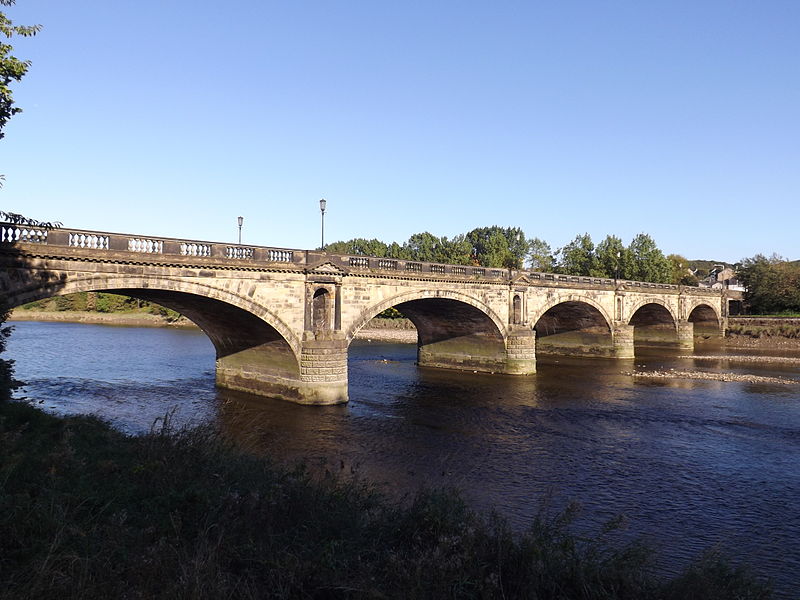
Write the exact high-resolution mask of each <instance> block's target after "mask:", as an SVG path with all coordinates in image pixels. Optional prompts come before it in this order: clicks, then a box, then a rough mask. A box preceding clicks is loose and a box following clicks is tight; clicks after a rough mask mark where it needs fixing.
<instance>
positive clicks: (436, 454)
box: [10, 323, 800, 597]
mask: <svg viewBox="0 0 800 600" xmlns="http://www.w3.org/2000/svg"><path fill="white" fill-rule="evenodd" d="M10 351H11V353H12V354H13V355H14V356H15V358H17V361H18V369H17V371H18V376H19V377H20V378H22V379H25V380H27V381H29V382H30V386H29V387H28V389H27V394H28V395H30V396H31V397H34V398H37V399H39V400H42V401H43V402H44V406H47V407H48V408H49V409H50V410H53V411H55V412H59V413H72V412H97V413H99V414H101V415H102V416H104V417H106V418H108V419H110V420H112V421H113V422H115V423H116V424H117V426H119V427H121V428H123V429H125V430H128V431H141V430H146V429H147V428H149V427H150V424H151V423H152V421H153V419H154V418H156V417H159V416H162V415H163V414H164V412H166V410H168V409H169V408H170V407H171V406H177V410H178V413H177V418H178V419H179V420H183V421H185V422H200V421H207V420H213V419H217V422H218V423H219V424H220V426H221V427H222V428H223V429H224V430H225V431H226V432H228V433H229V434H230V435H231V436H232V437H233V438H234V439H235V440H237V443H239V444H241V445H242V446H243V447H245V448H247V449H248V450H249V451H251V452H257V453H261V454H265V455H268V456H271V457H272V458H274V459H275V460H278V461H280V462H286V463H293V462H295V461H298V460H303V461H305V462H306V463H307V464H308V466H309V468H311V469H312V470H316V471H317V472H324V471H325V470H328V471H330V472H335V473H340V474H342V475H344V476H346V477H349V476H357V477H366V478H368V479H370V480H372V481H375V482H382V483H383V485H384V489H385V490H386V492H387V493H388V494H390V495H394V496H402V495H403V494H405V493H407V492H412V491H414V490H416V489H418V488H419V487H421V486H431V485H454V486H457V487H460V488H462V489H463V490H464V493H465V494H466V496H467V498H468V499H469V500H470V501H471V502H472V503H474V504H475V505H476V506H477V507H479V508H481V509H496V510H498V511H500V512H501V513H502V514H504V515H506V516H507V517H508V518H509V519H510V520H511V522H512V524H513V525H514V526H515V527H517V528H521V527H524V526H526V524H527V523H529V522H530V520H531V519H532V518H533V517H534V515H535V514H536V513H537V511H538V510H539V508H540V506H541V504H542V502H545V501H549V502H551V503H552V504H554V505H556V506H559V505H561V506H563V505H564V504H566V503H567V502H568V501H570V500H577V501H579V502H580V503H581V504H582V505H583V506H584V515H585V517H584V519H583V521H582V522H581V523H580V526H581V527H585V528H587V529H590V528H592V527H594V526H596V525H598V524H599V523H601V522H604V521H606V520H607V519H609V518H611V517H612V516H614V515H616V514H619V513H624V514H625V515H627V517H628V518H629V521H630V523H631V530H630V532H629V533H630V535H644V536H646V537H649V538H650V539H651V540H652V541H653V542H654V543H655V544H656V545H658V546H661V547H662V548H663V550H664V553H665V554H664V555H665V559H666V561H665V565H666V566H667V567H668V568H676V566H677V565H680V564H681V563H682V561H685V560H687V559H688V558H689V557H691V556H692V555H693V554H695V553H696V552H698V551H700V550H701V549H703V548H706V547H708V546H710V545H719V546H721V547H723V548H729V549H731V550H732V552H733V554H735V555H737V556H743V557H747V559H748V560H749V561H750V562H752V563H754V564H755V565H756V566H757V567H758V568H759V569H763V570H765V571H766V572H769V573H770V574H771V575H772V576H773V577H775V578H776V580H778V582H779V585H780V588H781V589H782V590H784V594H789V593H790V591H791V590H792V589H793V588H794V587H800V513H798V511H797V510H796V509H795V507H794V502H795V499H796V498H798V497H800V461H798V459H797V456H798V455H800V402H798V391H799V388H798V386H794V385H773V384H755V383H741V382H719V381H705V380H679V379H675V380H649V379H642V378H636V377H633V376H631V375H630V373H631V372H632V371H634V370H645V371H646V370H669V369H676V370H686V369H699V370H709V371H733V372H738V373H753V374H758V375H770V376H779V377H788V378H793V379H798V378H799V377H800V375H799V374H800V368H798V367H797V366H796V365H791V364H784V363H764V364H761V363H742V362H737V361H735V360H733V359H731V360H726V359H719V360H710V361H709V360H698V359H696V358H691V357H689V358H682V357H681V353H680V352H678V351H670V350H659V351H656V352H650V353H645V352H640V353H638V354H637V357H636V359H635V361H634V360H631V361H614V360H604V359H587V358H559V357H554V356H542V357H540V359H539V362H538V368H539V372H538V373H537V374H536V375H534V376H529V377H508V376H501V375H495V376H486V375H476V374H472V373H453V372H447V371H441V370H435V369H419V368H417V367H416V366H415V364H414V359H415V349H414V347H413V346H402V345H379V344H359V343H356V344H354V345H353V347H352V348H351V356H350V362H349V369H350V397H351V402H350V404H349V405H346V406H333V407H308V406H298V405H293V404H289V403H285V402H281V401H271V400H267V399H262V398H255V397H253V396H248V395H244V394H237V393H235V392H219V391H217V390H215V389H214V374H213V356H214V354H213V348H212V347H211V345H210V344H209V343H208V342H207V340H206V339H205V338H204V337H203V336H202V335H200V334H197V333H196V332H185V331H167V330H152V329H125V330H119V329H112V328H108V327H99V326H87V325H68V324H52V323H20V324H17V331H16V333H15V335H14V336H13V337H12V344H11V349H10ZM700 352H702V353H706V354H720V353H721V352H724V349H721V348H718V347H717V348H715V347H710V346H704V347H703V348H701V349H700ZM735 354H744V352H743V351H741V350H736V351H735ZM787 597H791V596H790V595H789V596H787Z"/></svg>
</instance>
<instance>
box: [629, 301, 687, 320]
mask: <svg viewBox="0 0 800 600" xmlns="http://www.w3.org/2000/svg"><path fill="white" fill-rule="evenodd" d="M650 304H652V305H657V306H659V307H661V308H663V309H664V311H666V312H667V313H668V314H669V316H670V320H671V322H672V324H673V325H675V324H677V323H678V315H676V314H675V310H674V309H673V308H672V307H671V306H670V305H669V304H668V303H667V302H665V301H664V300H661V299H660V298H644V299H642V300H639V301H638V302H636V303H634V304H632V305H630V306H629V307H628V310H627V313H628V317H627V319H626V321H627V322H628V324H629V325H635V323H633V319H634V317H636V313H638V312H639V311H640V310H641V309H642V308H645V307H646V306H648V305H650ZM648 310H650V311H653V312H654V314H656V315H663V314H664V313H663V311H661V309H658V308H651V309H648Z"/></svg>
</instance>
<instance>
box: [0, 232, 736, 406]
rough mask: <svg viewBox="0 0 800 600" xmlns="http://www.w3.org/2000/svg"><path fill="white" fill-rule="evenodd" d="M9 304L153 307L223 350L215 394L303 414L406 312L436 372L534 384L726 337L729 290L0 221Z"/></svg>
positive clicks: (340, 387) (336, 387)
mask: <svg viewBox="0 0 800 600" xmlns="http://www.w3.org/2000/svg"><path fill="white" fill-rule="evenodd" d="M0 260H2V266H3V270H2V275H1V276H0V298H2V301H4V302H5V304H6V306H7V307H8V308H13V307H15V306H19V305H21V304H25V303H27V302H31V301H34V300H40V299H43V298H47V297H51V296H56V295H63V294H71V293H74V292H86V291H104V292H113V293H119V294H124V295H128V296H133V297H136V298H141V299H143V300H150V301H153V302H156V303H158V304H161V305H163V306H166V307H168V308H172V309H174V310H176V311H178V312H179V313H181V314H183V315H185V316H186V317H188V318H189V319H191V320H192V321H194V322H195V323H196V324H197V325H198V326H199V327H200V328H201V329H202V330H203V331H204V332H205V333H206V335H208V337H209V338H210V339H211V341H212V342H213V344H214V347H215V348H216V355H217V360H216V373H217V375H216V378H217V385H219V386H221V387H225V388H230V389H234V390H242V391H246V392H251V393H256V394H261V395H265V396H272V397H278V398H283V399H286V400H291V401H294V402H299V403H305V404H333V403H340V402H346V401H347V352H348V347H349V345H350V342H351V341H352V340H353V338H354V336H355V335H356V333H357V332H358V330H359V329H361V328H362V327H364V325H366V324H367V323H368V322H369V321H370V319H372V318H373V317H374V316H376V315H377V314H379V313H381V312H382V311H383V310H385V309H387V308H390V307H396V308H397V309H398V310H400V311H401V312H402V313H403V314H404V315H405V316H406V317H408V318H409V319H410V320H411V321H412V322H413V323H414V325H415V326H416V328H417V332H418V363H419V365H421V366H426V367H439V368H447V369H465V370H470V371H480V372H487V373H505V374H511V375H529V374H532V373H535V371H536V354H537V353H560V354H584V355H588V356H595V357H609V358H633V356H634V352H635V349H636V348H637V347H639V346H641V345H652V344H659V345H662V344H671V345H674V346H678V347H681V348H684V349H686V350H690V349H692V348H693V343H694V342H693V339H694V338H693V336H694V335H695V334H702V335H705V336H709V335H722V334H723V333H724V331H725V327H726V323H727V312H728V309H727V299H726V296H725V293H724V292H721V291H718V290H710V289H703V288H696V287H683V286H674V285H665V284H655V283H645V282H639V281H623V280H619V281H617V280H613V279H601V278H591V277H575V276H567V275H554V274H550V273H537V272H530V271H524V270H509V269H493V268H484V267H475V266H459V265H445V264H434V263H423V262H415V261H405V260H396V259H389V258H374V257H365V256H348V255H334V254H327V253H325V252H319V251H311V250H291V249H285V248H269V247H256V246H246V245H238V244H225V243H211V242H203V241H195V240H180V239H168V238H160V237H159V238H156V237H148V236H138V235H127V234H115V233H104V232H96V231H83V230H75V229H57V230H50V231H47V230H44V229H37V228H23V227H18V226H14V225H10V224H0Z"/></svg>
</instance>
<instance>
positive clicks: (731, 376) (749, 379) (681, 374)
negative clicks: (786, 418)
mask: <svg viewBox="0 0 800 600" xmlns="http://www.w3.org/2000/svg"><path fill="white" fill-rule="evenodd" d="M624 373H625V375H631V376H633V377H642V378H648V379H700V380H705V381H738V382H742V383H777V384H781V385H792V384H794V385H797V384H800V381H797V380H795V379H787V378H785V377H766V376H764V375H750V374H748V373H712V372H708V371H679V370H676V369H668V370H659V371H624Z"/></svg>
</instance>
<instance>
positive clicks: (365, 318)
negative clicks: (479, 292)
mask: <svg viewBox="0 0 800 600" xmlns="http://www.w3.org/2000/svg"><path fill="white" fill-rule="evenodd" d="M430 299H440V300H442V299H444V300H454V301H456V302H461V303H463V304H468V305H470V306H472V307H473V308H476V309H478V310H479V311H481V312H482V313H483V314H484V315H485V316H486V317H487V319H489V320H490V321H491V322H492V323H493V324H494V326H495V327H496V328H497V333H498V334H499V336H500V337H502V338H503V339H505V338H506V337H507V335H508V327H507V326H506V325H505V323H504V321H503V319H501V318H500V316H499V315H498V314H497V313H496V312H495V311H494V310H492V309H491V308H490V307H489V306H487V305H486V304H485V303H484V302H482V301H480V300H478V299H476V298H474V297H473V296H470V295H468V294H464V293H461V292H457V291H451V290H413V291H409V292H406V293H403V294H398V295H396V296H392V297H391V298H387V299H384V300H381V301H380V302H378V303H377V304H373V305H372V306H370V307H369V308H366V309H364V310H362V311H361V313H360V314H359V315H358V317H357V318H356V320H355V321H354V322H353V323H352V325H350V327H348V328H347V333H346V335H345V337H346V339H347V342H348V343H349V342H350V341H352V340H353V338H354V337H355V335H356V333H358V331H359V330H360V329H361V328H362V327H364V326H365V325H366V324H367V323H369V322H370V321H371V320H372V319H373V318H374V317H375V316H376V315H379V314H380V313H382V312H383V311H384V310H386V309H388V308H392V307H394V306H397V305H398V304H403V303H404V302H413V301H415V300H430Z"/></svg>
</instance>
